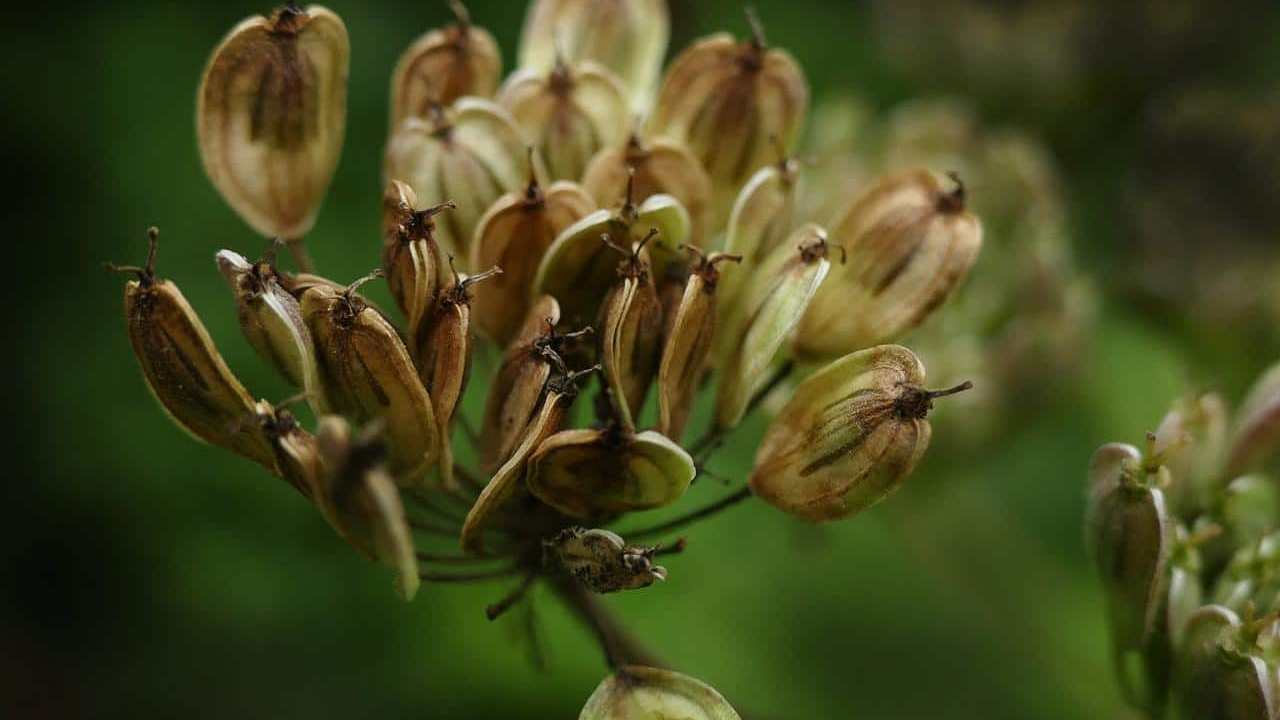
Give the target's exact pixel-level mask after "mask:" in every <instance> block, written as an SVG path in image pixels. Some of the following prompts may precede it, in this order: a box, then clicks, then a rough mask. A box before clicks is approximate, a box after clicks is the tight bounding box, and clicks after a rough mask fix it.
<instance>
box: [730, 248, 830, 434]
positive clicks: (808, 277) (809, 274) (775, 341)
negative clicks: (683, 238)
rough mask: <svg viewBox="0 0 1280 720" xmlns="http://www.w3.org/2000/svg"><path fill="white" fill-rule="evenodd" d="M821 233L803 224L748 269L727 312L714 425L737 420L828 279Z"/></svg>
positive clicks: (825, 251)
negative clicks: (749, 276)
mask: <svg viewBox="0 0 1280 720" xmlns="http://www.w3.org/2000/svg"><path fill="white" fill-rule="evenodd" d="M827 253H828V245H827V234H826V232H825V231H824V230H823V229H822V228H820V227H818V226H817V225H805V226H803V227H801V228H800V229H798V230H796V231H795V233H793V234H792V235H791V237H790V238H789V239H788V241H787V242H786V243H785V244H784V245H783V246H781V247H779V248H777V249H776V250H775V251H774V252H773V253H772V254H771V255H770V256H769V257H768V258H766V259H765V261H764V262H763V263H761V265H760V267H759V268H757V269H756V270H755V272H754V273H753V275H754V277H753V278H752V284H751V286H750V287H748V288H745V289H744V290H743V291H742V297H741V298H740V302H738V303H737V304H735V306H734V307H733V308H732V309H731V310H730V312H729V313H728V314H727V315H726V324H725V328H724V331H725V333H726V335H724V336H722V337H726V338H727V339H726V340H725V341H724V342H725V343H726V344H727V345H728V348H727V349H726V350H725V354H724V355H722V357H723V358H724V362H723V364H722V368H723V372H722V374H721V376H720V385H719V386H718V387H717V388H716V420H715V422H716V426H717V427H719V428H731V427H734V426H735V425H737V424H738V423H739V422H741V421H742V417H743V415H744V414H745V413H746V411H747V408H748V406H749V405H750V404H751V400H752V398H754V397H755V394H756V393H757V392H758V391H759V390H760V389H761V388H762V387H763V386H764V384H765V382H766V380H767V378H768V371H769V367H770V365H772V364H773V362H774V359H775V358H776V357H777V355H778V351H779V350H780V349H781V348H782V346H783V344H785V343H786V341H787V338H788V337H789V336H790V335H791V332H792V330H793V329H795V327H796V325H798V324H799V323H800V319H801V317H803V316H804V313H805V308H807V307H808V306H809V303H810V302H811V301H812V300H813V298H814V294H815V293H817V292H818V288H819V287H820V286H821V285H822V283H823V281H824V280H825V279H826V277H827V272H828V271H829V270H830V269H831V261H830V260H828V259H827Z"/></svg>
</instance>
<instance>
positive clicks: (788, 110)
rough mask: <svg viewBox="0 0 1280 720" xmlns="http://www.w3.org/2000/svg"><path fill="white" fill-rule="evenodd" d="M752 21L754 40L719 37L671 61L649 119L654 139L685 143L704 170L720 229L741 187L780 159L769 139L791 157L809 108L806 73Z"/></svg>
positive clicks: (698, 44) (694, 47) (729, 36)
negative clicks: (772, 161)
mask: <svg viewBox="0 0 1280 720" xmlns="http://www.w3.org/2000/svg"><path fill="white" fill-rule="evenodd" d="M752 21H753V22H752V25H753V30H754V35H753V37H752V38H751V39H749V40H747V41H745V42H741V43H739V42H737V41H736V40H734V39H733V37H732V36H731V35H729V34H727V33H719V34H716V35H712V36H710V37H707V38H704V39H702V40H699V41H698V42H696V43H694V44H693V45H692V46H690V47H689V48H688V49H686V50H685V51H684V52H683V53H681V54H680V55H679V56H678V57H677V58H676V59H675V60H674V61H672V63H671V66H670V67H669V68H668V69H667V74H666V77H665V78H663V81H662V89H661V91H659V94H658V103H657V106H656V107H655V109H654V112H653V116H652V117H651V118H650V121H649V129H650V131H651V132H652V133H653V135H655V136H664V137H668V138H671V139H672V140H675V141H677V142H680V143H682V144H684V145H686V146H687V147H688V148H689V149H690V150H691V151H693V154H694V155H695V156H696V157H697V158H698V160H699V161H700V162H701V163H702V166H703V167H704V168H706V170H707V174H708V175H710V176H711V181H712V184H713V186H714V188H715V194H716V198H715V202H714V205H715V211H714V216H715V218H716V220H717V224H718V222H719V221H722V220H723V219H724V217H725V216H726V214H727V213H728V211H729V207H730V205H731V204H732V203H733V199H734V197H735V196H736V195H737V192H738V189H739V188H741V187H742V184H743V183H744V182H746V181H747V178H749V177H751V174H752V173H754V172H755V171H756V170H757V169H758V168H760V167H761V166H763V165H765V164H767V163H768V162H770V160H771V159H772V156H773V155H774V154H775V153H776V151H775V150H774V149H773V148H772V147H771V146H770V138H775V139H776V142H778V143H779V144H780V145H781V146H782V147H784V148H785V149H786V151H787V152H790V151H791V149H792V148H793V147H794V145H795V142H796V141H797V140H798V139H799V134H800V128H801V127H802V126H803V124H804V117H805V114H806V112H807V111H808V107H809V83H808V81H806V80H805V77H804V71H803V70H802V69H801V68H800V65H799V64H798V63H797V62H796V61H795V59H794V58H792V57H791V55H790V54H788V53H786V52H785V51H782V50H778V49H774V48H770V47H768V45H767V44H766V43H765V40H764V36H763V33H762V32H761V31H760V28H759V24H758V23H756V22H754V18H752Z"/></svg>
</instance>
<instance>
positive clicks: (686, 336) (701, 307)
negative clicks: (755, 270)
mask: <svg viewBox="0 0 1280 720" xmlns="http://www.w3.org/2000/svg"><path fill="white" fill-rule="evenodd" d="M690 250H692V251H693V252H695V253H697V254H698V255H699V261H698V264H697V265H696V266H695V268H694V271H693V273H692V274H691V275H690V276H689V280H688V282H686V283H685V285H684V289H683V291H682V292H681V297H680V300H679V304H678V305H677V306H676V308H675V309H674V311H672V312H667V313H665V317H668V318H669V319H670V327H669V328H668V329H667V331H666V332H665V333H664V337H665V340H664V342H663V349H662V361H661V363H660V364H659V366H658V432H660V433H662V434H663V435H666V436H667V437H669V438H671V439H672V440H674V441H676V442H677V443H679V442H680V438H681V437H682V436H683V435H684V428H685V425H686V424H687V423H688V422H689V413H690V411H691V410H692V409H693V399H694V397H695V396H696V395H697V392H698V383H699V382H701V380H702V376H703V374H704V372H705V370H706V368H707V360H708V359H709V358H710V356H711V340H712V338H713V337H714V336H715V330H716V293H717V288H718V286H719V283H720V270H719V268H717V267H716V266H717V265H718V264H720V263H721V262H723V261H725V260H732V261H734V262H739V261H741V260H742V258H741V257H740V256H738V255H726V254H724V253H712V254H711V255H702V253H701V251H699V250H696V249H694V248H692V246H690Z"/></svg>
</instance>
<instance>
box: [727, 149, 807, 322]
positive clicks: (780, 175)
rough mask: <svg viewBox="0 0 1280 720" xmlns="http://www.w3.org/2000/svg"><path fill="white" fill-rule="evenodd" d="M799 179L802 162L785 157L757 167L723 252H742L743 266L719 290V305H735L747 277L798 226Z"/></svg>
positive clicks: (744, 189)
mask: <svg viewBox="0 0 1280 720" xmlns="http://www.w3.org/2000/svg"><path fill="white" fill-rule="evenodd" d="M798 180H799V163H797V162H796V161H795V160H791V159H787V158H784V159H783V160H782V161H780V162H777V163H771V164H769V165H766V166H764V167H762V168H760V169H759V170H757V171H756V173H755V174H754V175H752V176H751V179H750V180H748V181H747V184H746V185H744V186H743V187H742V192H740V193H738V198H737V200H735V201H734V203H733V211H732V212H730V213H729V224H728V226H727V227H726V228H725V244H724V251H725V252H726V253H731V254H734V255H740V256H741V257H742V265H743V269H742V270H741V271H739V272H735V273H730V274H729V277H727V278H725V281H724V283H723V285H722V286H721V288H720V290H719V293H718V294H719V304H720V307H722V308H728V307H729V306H730V305H732V304H733V302H734V300H736V299H737V297H738V295H739V294H740V292H741V290H742V287H743V286H744V285H745V284H746V282H747V280H748V279H749V278H751V277H752V275H753V274H754V272H755V271H756V269H757V268H759V267H761V265H762V264H763V263H764V261H765V258H767V257H768V256H769V255H770V254H771V253H773V252H774V251H775V250H776V249H777V248H778V247H780V246H782V245H783V244H784V243H785V241H786V240H787V236H788V235H790V234H791V231H792V229H793V228H795V225H794V224H793V220H794V218H795V215H796V187H797V185H798V184H799V183H798Z"/></svg>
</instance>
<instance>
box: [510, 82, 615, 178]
mask: <svg viewBox="0 0 1280 720" xmlns="http://www.w3.org/2000/svg"><path fill="white" fill-rule="evenodd" d="M498 104H499V105H501V106H502V107H504V108H506V109H507V111H508V112H510V113H511V116H512V117H513V118H515V121H516V124H517V125H518V126H519V127H520V129H521V130H522V131H523V132H524V136H525V138H527V139H528V140H529V142H531V143H532V144H533V146H534V147H535V148H537V151H538V153H539V155H540V156H541V158H542V161H543V163H544V164H545V166H546V168H547V171H548V172H549V173H551V179H552V180H571V181H573V182H578V181H579V180H581V179H582V173H583V172H584V171H585V170H586V169H587V163H588V162H590V161H591V158H592V157H593V156H595V154H596V153H597V152H599V151H600V150H601V149H603V148H606V147H609V146H611V145H613V144H615V143H619V142H622V139H623V138H624V137H626V134H627V124H628V123H629V122H630V117H631V116H630V108H629V107H628V104H627V97H626V90H625V89H624V88H623V87H622V83H621V82H619V81H618V79H617V78H616V77H615V76H614V75H613V73H611V72H609V71H608V70H607V69H605V68H604V67H601V66H600V65H596V64H595V63H591V62H585V63H582V64H579V65H575V66H572V67H571V66H569V65H567V64H565V63H563V62H558V63H556V64H555V66H553V67H552V69H551V70H550V71H549V72H547V71H540V70H530V69H524V70H517V71H516V72H515V73H513V74H512V75H511V77H509V78H507V81H506V82H505V83H503V85H502V89H501V90H500V91H499V92H498Z"/></svg>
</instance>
